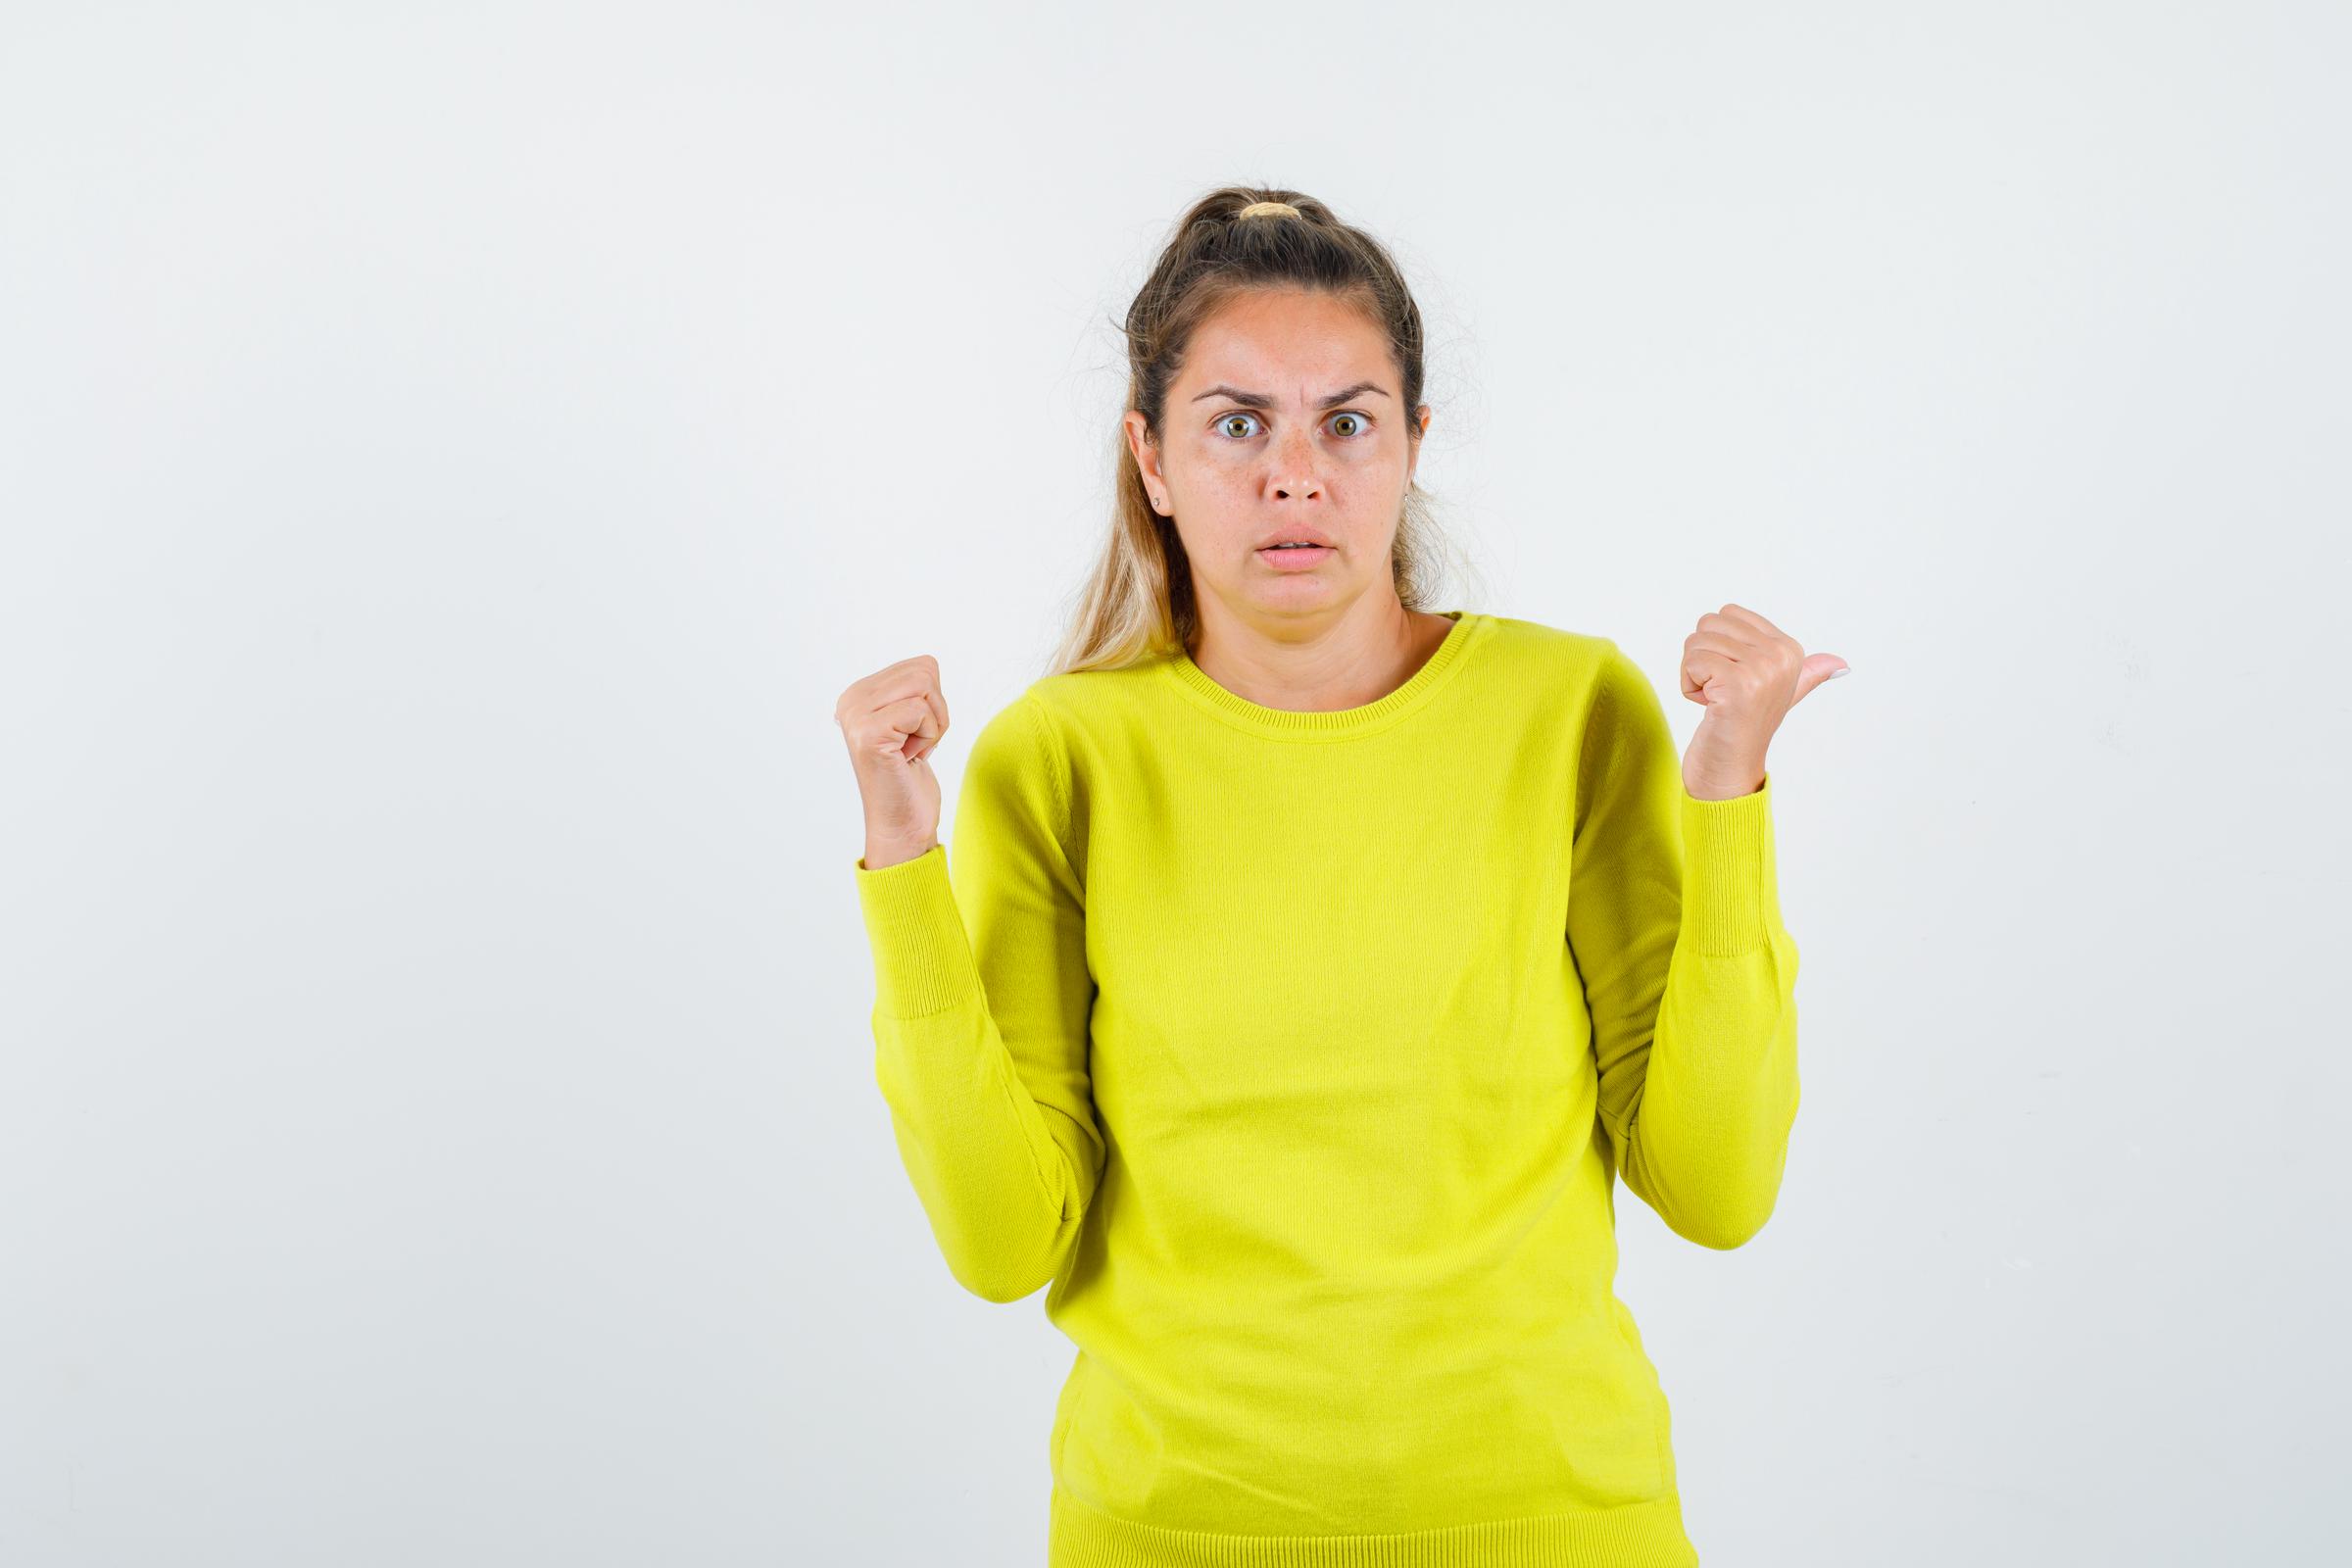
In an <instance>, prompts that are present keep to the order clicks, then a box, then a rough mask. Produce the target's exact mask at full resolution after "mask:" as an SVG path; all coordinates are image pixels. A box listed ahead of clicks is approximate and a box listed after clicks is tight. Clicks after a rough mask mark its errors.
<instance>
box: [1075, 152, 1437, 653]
mask: <svg viewBox="0 0 2352 1568" xmlns="http://www.w3.org/2000/svg"><path fill="white" fill-rule="evenodd" d="M1258 288H1302V289H1311V290H1315V291H1318V292H1322V293H1330V294H1338V295H1343V296H1346V297H1348V298H1350V299H1353V300H1356V301H1360V302H1361V304H1362V305H1363V308H1364V312H1365V314H1366V315H1367V316H1368V317H1369V318H1370V319H1372V320H1373V322H1374V323H1375V324H1376V325H1378V326H1379V327H1380V328H1381V329H1382V330H1383V331H1384V332H1385V333H1386V334H1387V336H1388V339H1389V347H1390V352H1391V354H1392V355H1393V356H1394V358H1395V359H1396V362H1397V373H1398V375H1399V376H1400V377H1401V378H1402V379H1403V382H1404V385H1403V387H1402V389H1401V391H1402V398H1403V407H1404V408H1405V409H1406V410H1407V411H1408V413H1407V423H1406V429H1407V439H1408V440H1410V441H1413V442H1418V441H1420V439H1421V431H1420V428H1419V426H1418V425H1417V424H1416V423H1414V422H1413V421H1412V417H1411V412H1412V411H1417V410H1418V409H1419V408H1420V407H1421V392H1422V383H1423V366H1422V356H1423V338H1422V325H1421V311H1420V307H1419V306H1418V305H1416V304H1415V303H1414V301H1413V296H1412V292H1411V290H1409V289H1408V288H1406V286H1405V283H1404V277H1403V274H1402V273H1401V272H1400V271H1399V270H1398V269H1397V264H1396V262H1395V260H1394V259H1393V258H1392V257H1391V256H1390V255H1389V252H1388V250H1387V248H1386V247H1384V246H1383V245H1382V244H1381V243H1380V242H1379V241H1378V240H1376V239H1374V238H1373V237H1372V236H1371V235H1369V234H1367V233H1365V232H1364V231H1363V230H1361V229H1359V228H1355V227H1353V226H1351V225H1349V224H1347V223H1343V222H1341V221H1339V219H1337V218H1336V217H1334V216H1333V215H1332V213H1331V210H1330V209H1329V208H1327V207H1325V206H1324V205H1323V204H1322V203H1321V202H1318V201H1316V200H1314V199H1313V198H1312V197H1310V196H1305V195H1302V194H1300V193H1299V192H1298V191H1293V190H1268V189H1255V188H1251V187H1248V186H1241V185H1227V186H1224V187H1221V188H1219V189H1217V190H1213V191H1211V192H1209V193H1208V194H1207V195H1205V196H1203V197H1201V199H1200V200H1199V201H1197V202H1195V203H1194V204H1193V207H1192V209H1191V210H1190V211H1189V212H1187V213H1186V214H1185V215H1184V216H1183V218H1181V219H1179V220H1178V221H1177V223H1176V227H1175V232H1174V233H1173V235H1172V236H1171V237H1170V238H1169V240H1168V243H1167V245H1166V247H1165V248H1164V249H1163V250H1162V251H1161V252H1160V255H1159V259H1158V261H1157V262H1156V263H1155V264H1154V265H1153V267H1152V273H1151V276H1150V277H1149V278H1148V279H1146V281H1145V283H1144V286H1143V288H1142V289H1141V290H1140V291H1139V292H1138V293H1137V294H1136V296H1135V300H1134V302H1133V303H1132V304H1130V305H1129V306H1128V308H1127V317H1126V320H1125V321H1124V322H1123V323H1114V324H1118V325H1120V327H1121V330H1122V332H1123V335H1124V336H1125V339H1126V344H1127V367H1128V383H1127V407H1128V408H1130V409H1134V410H1136V411H1138V412H1140V413H1141V414H1142V415H1143V417H1144V421H1145V428H1146V429H1148V430H1150V431H1151V432H1152V439H1153V440H1157V439H1158V438H1159V435H1160V431H1161V427H1162V426H1161V420H1162V417H1163V415H1164V413H1165V409H1166V403H1167V393H1168V387H1169V385H1170V384H1171V383H1172V382H1173V381H1174V380H1175V379H1176V374H1177V370H1178V369H1179V368H1180V367H1181V365H1182V363H1183V358H1184V353H1185V350H1186V348H1187V346H1188V345H1189V344H1190V342H1191V340H1192V336H1193V334H1194V332H1195V331H1197V330H1198V329H1199V327H1200V325H1201V322H1202V321H1204V320H1206V319H1208V317H1209V316H1210V315H1212V314H1213V313H1214V312H1215V311H1216V310H1217V309H1218V308H1219V307H1220V306H1222V305H1224V304H1225V303H1226V302H1227V301H1229V300H1231V299H1232V298H1233V297H1234V296H1236V295H1238V294H1241V293H1244V292H1246V291H1248V290H1250V289H1258ZM1113 445H1114V453H1113V456H1112V462H1113V464H1114V465H1115V466H1116V469H1117V477H1116V479H1115V480H1114V482H1113V486H1112V490H1113V499H1112V503H1111V517H1110V532H1109V536H1108V537H1107V538H1106V539H1105V540H1104V542H1103V553H1102V555H1101V556H1100V558H1098V560H1097V561H1096V564H1095V566H1094V569H1093V571H1092V572H1091V573H1090V574H1089V575H1088V577H1087V580H1086V582H1085V584H1084V586H1083V587H1082V588H1081V590H1080V592H1079V595H1078V601H1077V607H1076V612H1075V614H1074V615H1073V617H1072V619H1071V623H1070V626H1069V629H1068V630H1067V631H1066V632H1065V633H1064V634H1063V637H1062V641H1061V644H1060V646H1059V647H1058V648H1057V649H1056V650H1055V652H1054V658H1053V662H1052V665H1051V669H1050V673H1055V674H1059V673H1065V672H1068V671H1072V670H1080V669H1117V668H1120V667H1123V666H1125V665H1128V664H1135V663H1140V662H1145V661H1148V660H1152V659H1157V658H1162V657H1165V656H1168V655H1171V654H1173V653H1175V652H1177V651H1179V650H1181V649H1187V648H1190V647H1191V646H1192V642H1193V639H1194V637H1195V635H1196V634H1197V633H1198V632H1199V630H1200V615H1199V611H1198V608H1197V607H1196V606H1195V604H1194V601H1193V584H1192V571H1191V566H1190V564H1189V562H1188V560H1187V558H1186V556H1185V553H1184V545H1183V543H1182V541H1181V540H1180V539H1179V537H1178V535H1177V532H1176V524H1175V522H1174V521H1173V520H1172V519H1170V518H1168V517H1164V516H1162V515H1159V513H1157V512H1156V511H1154V510H1153V509H1152V499H1151V496H1150V493H1149V492H1148V491H1147V490H1146V489H1145V488H1144V476H1143V470H1142V469H1140V468H1139V467H1138V466H1136V462H1135V454H1134V452H1133V451H1132V450H1131V449H1130V448H1129V447H1128V445H1127V438H1126V433H1125V430H1124V428H1123V427H1122V428H1120V429H1118V430H1115V431H1114V432H1113ZM1444 545H1445V540H1444V537H1443V535H1442V533H1441V532H1440V530H1439V528H1438V524H1437V519H1436V516H1435V515H1434V513H1433V511H1432V510H1431V507H1430V504H1429V498H1428V493H1427V492H1426V491H1424V490H1423V489H1422V488H1421V486H1420V485H1419V483H1418V482H1414V483H1411V484H1408V485H1407V486H1406V488H1405V497H1404V507H1403V512H1402V515H1400V516H1399V517H1398V519H1397V538H1396V543H1395V544H1394V546H1393V547H1392V548H1391V550H1390V552H1389V562H1390V567H1391V571H1392V573H1393V575H1394V577H1395V580H1396V584H1397V598H1398V600H1400V601H1401V602H1402V603H1403V605H1404V607H1405V608H1406V609H1407V610H1427V609H1430V608H1432V600H1433V598H1434V596H1435V594H1436V593H1437V591H1438V589H1439V586H1440V585H1441V583H1442V581H1443V578H1444V572H1443V564H1442V561H1441V557H1442V555H1443V551H1444Z"/></svg>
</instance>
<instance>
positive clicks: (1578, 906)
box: [1568, 643, 1797, 1249]
mask: <svg viewBox="0 0 2352 1568" xmlns="http://www.w3.org/2000/svg"><path fill="white" fill-rule="evenodd" d="M1576 810H1577V822H1576V828H1575V832H1576V839H1575V849H1574V854H1573V864H1572V867H1571V871H1570V880H1569V894H1568V942H1569V946H1570V949H1571V951H1572V952H1573V954H1574V956H1575V958H1576V966H1577V972H1578V973H1579V975H1581V976H1582V978H1583V980H1584V985H1585V996H1586V1001H1587V1005H1588V1007H1589V1009H1590V1011H1591V1013H1592V1017H1593V1054H1594V1056H1595V1058H1596V1061H1597V1063H1598V1069H1599V1078H1600V1120H1601V1123H1602V1128H1603V1130H1604V1131H1605V1132H1606V1134H1607V1136H1608V1138H1609V1141H1610V1143H1611V1145H1612V1146H1613V1148H1614V1156H1613V1157H1614V1159H1615V1163H1616V1169H1617V1172H1618V1174H1619V1175H1621V1176H1623V1177H1624V1179H1625V1183H1626V1185H1627V1186H1628V1187H1630V1188H1632V1189H1633V1190H1634V1191H1635V1192H1636V1193H1637V1194H1639V1195H1640V1196H1641V1198H1642V1201H1644V1202H1646V1203H1648V1204H1649V1206H1650V1207H1651V1208H1653V1209H1655V1210H1656V1211H1657V1212H1658V1215H1659V1217H1660V1218H1662V1219H1664V1220H1665V1221H1666V1223H1667V1225H1668V1226H1669V1227H1670V1228H1671V1229H1672V1230H1673V1231H1674V1232H1675V1233H1676V1234H1677V1235H1679V1236H1682V1237H1685V1238H1687V1239H1688V1240H1690V1241H1693V1242H1696V1243H1698V1244H1700V1245H1701V1246H1704V1247H1713V1248H1725V1249H1728V1248H1734V1247H1739V1246H1740V1245H1741V1244H1742V1243H1744V1242H1746V1241H1748V1240H1749V1239H1750V1238H1752V1237H1753V1236H1754V1235H1755V1234H1756V1233H1757V1232H1758V1231H1759V1230H1761V1229H1762V1228H1763V1226H1764V1222H1765V1221H1766V1220H1767V1219H1769V1218H1770V1217H1771V1215H1772V1209H1773V1204H1774V1201H1776V1199H1777V1198H1778V1197H1779V1194H1780V1185H1781V1172H1782V1168H1783V1166H1784V1163H1785V1162H1786V1159H1787V1155H1788V1151H1789V1129H1790V1128H1791V1126H1792V1125H1793V1124H1794V1122H1795V1119H1796V1105H1797V1074H1796V967H1797V951H1796V943H1795V941H1794V939H1792V938H1791V937H1790V936H1789V930H1788V928H1787V927H1786V926H1785V925H1783V924H1782V922H1781V911H1780V901H1779V886H1778V880H1777V868H1776V865H1775V860H1774V854H1773V834H1772V814H1771V811H1772V777H1771V775H1770V774H1769V773H1767V774H1765V775H1764V782H1763V785H1762V787H1761V788H1759V789H1757V790H1756V791H1755V793H1753V794H1751V795H1743V796H1739V797H1736V798H1734V799H1731V800H1723V801H1707V800H1700V799H1697V798H1696V797H1694V796H1692V795H1691V794H1690V793H1689V791H1688V790H1687V789H1686V788H1685V786H1684V784H1683V778H1682V768H1681V763H1680V760H1678V759H1677V757H1676V756H1675V751H1674V738H1673V735H1672V733H1671V732H1670V731H1669V730H1668V728H1667V725H1666V714H1665V711H1664V710H1663V709H1662V708H1661V707H1660V706H1659V703H1658V697H1657V693H1656V691H1655V690H1654V689H1653V688H1652V687H1651V685H1650V683H1649V679H1648V677H1647V676H1646V675H1644V674H1643V673H1642V670H1641V667H1640V666H1639V665H1637V664H1635V663H1634V662H1633V661H1632V660H1630V659H1628V658H1626V656H1625V655H1624V653H1623V652H1621V651H1620V650H1619V649H1618V648H1617V646H1616V644H1614V643H1610V644H1609V645H1608V651H1607V654H1606V657H1605V658H1604V660H1603V662H1602V666H1601V671H1600V676H1599V683H1598V686H1597V688H1596V690H1595V691H1594V693H1593V703H1592V707H1591V709H1590V711H1589V712H1588V716H1587V719H1586V725H1585V732H1584V740H1583V751H1582V753H1581V756H1580V765H1579V778H1578V789H1577V804H1576Z"/></svg>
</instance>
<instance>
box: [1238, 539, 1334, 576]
mask: <svg viewBox="0 0 2352 1568" xmlns="http://www.w3.org/2000/svg"><path fill="white" fill-rule="evenodd" d="M1338 554H1339V551H1337V550H1335V549H1334V548H1332V547H1331V546H1330V545H1316V546H1313V547H1312V548H1310V549H1306V550H1277V549H1275V548H1273V547H1272V546H1271V545H1269V546H1267V547H1266V548H1265V549H1263V550H1260V551H1259V552H1258V553H1257V559H1258V560H1260V561H1262V562H1264V563H1265V564H1267V565H1269V566H1272V567H1273V568H1274V569H1275V570H1276V571H1311V570H1313V569H1314V568H1315V567H1317V566H1319V565H1321V564H1323V563H1324V562H1326V561H1329V560H1330V559H1331V558H1332V557H1334V556H1336V555H1338Z"/></svg>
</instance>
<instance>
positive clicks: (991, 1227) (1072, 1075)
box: [856, 693, 1103, 1301]
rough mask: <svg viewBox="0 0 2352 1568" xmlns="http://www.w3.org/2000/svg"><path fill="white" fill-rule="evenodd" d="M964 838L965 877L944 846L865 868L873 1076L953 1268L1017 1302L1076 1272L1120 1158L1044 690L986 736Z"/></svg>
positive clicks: (959, 831)
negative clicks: (1100, 1072) (1096, 1101)
mask: <svg viewBox="0 0 2352 1568" xmlns="http://www.w3.org/2000/svg"><path fill="white" fill-rule="evenodd" d="M953 832H954V840H955V859H954V868H953V871H952V872H951V869H950V865H949V858H948V851H947V850H946V848H944V847H942V846H940V845H933V846H932V848H931V849H930V850H929V851H927V852H926V853H924V854H922V855H920V856H917V857H915V858H912V859H909V860H902V861H900V862H898V863H897V864H895V865H887V866H883V867H881V868H880V869H878V870H875V869H868V868H867V867H866V864H865V861H864V859H863V858H859V859H858V862H857V867H856V871H857V879H858V900H859V905H860V907H861V908H862V910H863V913H864V919H865V926H866V932H867V936H868V939H869V942H870V945H871V947H872V951H873V958H874V983H875V1000H874V1006H873V1012H872V1022H873V1033H874V1042H875V1046H876V1054H875V1057H874V1077H875V1081H876V1082H877V1083H878V1084H879V1085H880V1086H881V1089H882V1095H883V1099H884V1101H885V1102H886V1103H887V1104H888V1106H889V1109H890V1116H891V1123H892V1128H893V1132H894V1135H895V1137H896V1139H897V1142H898V1146H899V1154H900V1158H901V1161H902V1162H903V1163H904V1164H905V1166H906V1168H907V1176H908V1178H909V1179H910V1180H911V1181H912V1182H913V1184H914V1190H915V1194H916V1196H917V1197H918V1198H919V1199H920V1200H921V1201H922V1206H923V1209H924V1212H925V1213H926V1214H927V1215H928V1216H929V1218H930V1222H931V1230H932V1234H933V1236H934V1237H935V1238H936V1239H937V1241H938V1244H939V1249H940V1251H941V1253H942V1255H943V1256H944V1257H945V1258H946V1259H947V1264H948V1268H949V1271H950V1272H951V1273H952V1274H954V1275H955V1277H956V1281H957V1282H958V1283H959V1284H961V1285H962V1286H963V1287H964V1288H965V1289H966V1290H968V1291H970V1292H972V1293H973V1294H974V1295H976V1296H979V1297H981V1298H983V1299H987V1300H991V1301H1017V1300H1019V1299H1022V1298H1023V1297H1026V1296H1028V1295H1030V1294H1031V1293H1032V1292H1034V1291H1036V1290H1037V1289H1038V1288H1039V1287H1040V1286H1043V1285H1045V1284H1047V1283H1048V1282H1050V1281H1051V1280H1052V1279H1053V1278H1054V1275H1055V1274H1057V1273H1059V1272H1060V1270H1061V1266H1062V1264H1063V1262H1064V1261H1065V1260H1066V1259H1067V1257H1068V1255H1069V1251H1070V1249H1071V1247H1072V1246H1073V1245H1074V1244H1075V1243H1076V1241H1077V1237H1078V1230H1079V1226H1080V1224H1081V1222H1082V1221H1083V1220H1084V1218H1085V1214H1086V1206H1087V1204H1088V1202H1089V1201H1092V1199H1093V1197H1094V1193H1095V1188H1096V1184H1097V1182H1098V1181H1099V1180H1100V1179H1101V1174H1102V1165H1103V1137H1102V1134H1101V1132H1100V1131H1099V1130H1098V1129H1097V1127H1096V1125H1095V1119H1094V1105H1093V1099H1092V1092H1091V1088H1090V1084H1089V1080H1088V1068H1087V1049H1088V1043H1089V1020H1090V1018H1091V1016H1092V1013H1093V1007H1094V981H1093V977H1092V976H1091V975H1090V974H1089V973H1088V970H1087V965H1086V911H1085V902H1084V888H1083V886H1082V883H1081V881H1080V878H1079V876H1078V874H1077V872H1076V871H1075V870H1074V869H1073V867H1072V863H1071V858H1070V855H1069V853H1068V849H1067V846H1068V845H1069V843H1070V809H1069V801H1068V798H1067V767H1066V763H1065V762H1064V760H1063V758H1062V754H1061V751H1060V748H1059V746H1058V744H1057V742H1056V740H1055V738H1054V731H1053V728H1052V721H1051V719H1050V718H1049V717H1048V715H1047V714H1046V713H1045V712H1044V711H1042V710H1041V709H1040V707H1039V705H1038V703H1037V700H1036V699H1035V698H1034V697H1032V696H1030V695H1028V694H1026V693H1024V694H1023V695H1022V696H1021V697H1020V698H1018V699H1017V700H1015V701H1014V702H1013V703H1012V704H1011V705H1010V706H1009V707H1007V708H1006V709H1005V710H1004V711H1002V712H1000V713H999V714H998V715H997V716H996V717H995V718H993V719H991V720H990V721H989V722H988V724H987V725H986V726H985V727H984V728H982V730H981V731H980V733H979V735H978V736H977V737H976V738H975V739H974V741H973V742H972V751H971V756H970V758H969V759H968V760H966V762H965V764H964V770H963V780H962V784H961V786H960V788H959V792H958V795H957V798H956V817H955V822H954V828H953Z"/></svg>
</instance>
